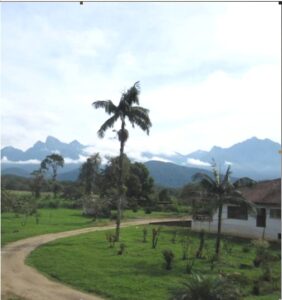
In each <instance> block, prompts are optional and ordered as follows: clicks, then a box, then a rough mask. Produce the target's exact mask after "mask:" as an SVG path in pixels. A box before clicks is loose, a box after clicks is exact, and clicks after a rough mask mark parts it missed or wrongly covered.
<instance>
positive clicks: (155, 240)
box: [152, 227, 161, 249]
mask: <svg viewBox="0 0 282 300" xmlns="http://www.w3.org/2000/svg"><path fill="white" fill-rule="evenodd" d="M160 232H161V227H158V229H156V228H153V229H152V248H153V249H155V248H156V247H157V244H158V239H159V236H160Z"/></svg>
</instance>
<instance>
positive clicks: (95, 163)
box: [78, 153, 101, 195]
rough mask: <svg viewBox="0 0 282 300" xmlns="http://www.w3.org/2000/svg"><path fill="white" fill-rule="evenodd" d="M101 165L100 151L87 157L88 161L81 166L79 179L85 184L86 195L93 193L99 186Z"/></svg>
mask: <svg viewBox="0 0 282 300" xmlns="http://www.w3.org/2000/svg"><path fill="white" fill-rule="evenodd" d="M100 166H101V157H100V155H99V153H96V154H93V155H92V156H90V157H89V158H87V160H86V162H85V163H83V164H82V166H81V168H80V172H79V177H78V179H79V180H80V182H82V184H83V185H84V191H85V194H86V195H89V194H91V193H93V192H94V190H95V187H97V179H98V176H99V169H100Z"/></svg>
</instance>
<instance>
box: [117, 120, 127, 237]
mask: <svg viewBox="0 0 282 300" xmlns="http://www.w3.org/2000/svg"><path fill="white" fill-rule="evenodd" d="M124 128H125V122H124V121H122V125H121V131H124ZM124 145H125V141H124V140H123V139H121V140H120V153H119V182H118V185H119V187H118V188H119V195H118V203H117V219H116V241H117V242H118V241H119V234H120V221H121V209H122V202H123V201H122V200H123V196H124V195H123V194H124V191H123V155H124Z"/></svg>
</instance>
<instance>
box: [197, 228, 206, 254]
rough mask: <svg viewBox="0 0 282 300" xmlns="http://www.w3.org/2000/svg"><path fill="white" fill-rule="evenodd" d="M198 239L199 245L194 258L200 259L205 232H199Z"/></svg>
mask: <svg viewBox="0 0 282 300" xmlns="http://www.w3.org/2000/svg"><path fill="white" fill-rule="evenodd" d="M199 239H200V245H199V248H198V250H197V252H196V258H202V256H203V249H204V244H205V231H204V230H203V229H202V230H201V231H200V234H199Z"/></svg>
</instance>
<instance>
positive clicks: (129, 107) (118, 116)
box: [92, 81, 152, 241]
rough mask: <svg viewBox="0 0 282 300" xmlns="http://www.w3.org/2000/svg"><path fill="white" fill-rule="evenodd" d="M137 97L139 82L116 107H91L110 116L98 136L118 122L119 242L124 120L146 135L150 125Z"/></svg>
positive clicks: (107, 102) (107, 104)
mask: <svg viewBox="0 0 282 300" xmlns="http://www.w3.org/2000/svg"><path fill="white" fill-rule="evenodd" d="M139 95H140V85H139V81H137V82H135V84H134V85H133V86H132V87H131V88H129V89H128V90H127V91H125V92H123V93H122V95H121V99H120V102H119V104H118V105H115V104H114V103H113V102H112V101H111V100H100V101H95V102H93V103H92V105H93V107H94V108H96V109H98V108H102V109H104V110H105V112H106V113H108V114H109V115H111V117H110V118H109V119H108V120H106V121H105V122H104V124H103V125H102V126H101V127H100V129H99V130H98V136H99V137H100V138H103V137H104V136H105V132H106V131H107V130H108V129H110V128H112V127H113V126H114V124H115V123H116V122H117V121H118V120H120V121H121V128H120V130H119V131H118V132H117V135H118V139H119V142H120V155H119V179H118V181H119V182H118V185H119V201H118V205H117V227H116V239H117V241H118V240H119V228H120V219H121V206H122V198H123V197H124V186H123V170H122V167H123V157H124V146H125V143H126V141H127V139H128V136H129V134H128V131H127V129H126V128H125V126H126V123H125V122H126V120H128V121H129V122H130V123H131V125H132V126H133V127H135V125H137V126H138V127H140V128H141V129H142V130H143V131H145V132H146V133H147V134H149V130H150V127H151V126H152V123H151V121H150V118H149V110H148V109H146V108H143V107H141V106H139Z"/></svg>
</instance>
